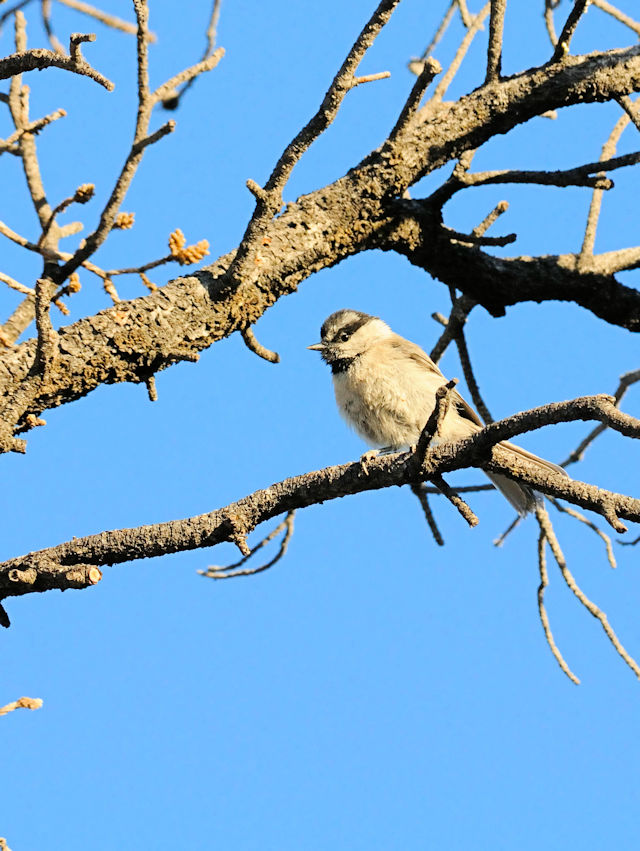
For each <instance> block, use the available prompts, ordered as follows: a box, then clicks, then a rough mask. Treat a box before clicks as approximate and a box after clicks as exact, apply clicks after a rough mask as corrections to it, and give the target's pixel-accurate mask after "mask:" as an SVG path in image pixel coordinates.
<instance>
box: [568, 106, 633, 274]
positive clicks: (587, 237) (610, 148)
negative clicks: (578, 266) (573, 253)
mask: <svg viewBox="0 0 640 851" xmlns="http://www.w3.org/2000/svg"><path fill="white" fill-rule="evenodd" d="M628 124H629V116H628V115H622V116H621V117H620V118H619V119H618V121H617V122H616V124H615V126H614V128H613V130H612V131H611V134H610V135H609V138H608V139H607V141H606V142H605V144H604V145H603V147H602V154H601V157H600V159H601V160H602V161H606V160H608V159H610V158H611V157H612V156H613V154H614V153H615V150H616V146H617V144H618V141H619V140H620V136H622V133H623V131H624V129H625V128H626V127H627V126H628ZM604 176H605V175H604V172H602V177H604ZM601 205H602V189H594V190H593V195H592V197H591V205H590V207H589V214H588V216H587V224H586V227H585V231H584V239H583V241H582V248H581V249H580V261H581V263H583V264H584V263H585V262H587V261H588V258H589V256H590V255H592V254H593V248H594V245H595V241H596V230H597V227H598V220H599V218H600V208H601Z"/></svg>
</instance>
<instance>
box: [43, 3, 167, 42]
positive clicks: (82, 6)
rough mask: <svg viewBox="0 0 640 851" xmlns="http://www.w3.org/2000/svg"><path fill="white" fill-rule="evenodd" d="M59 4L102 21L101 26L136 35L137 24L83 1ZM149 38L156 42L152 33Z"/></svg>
mask: <svg viewBox="0 0 640 851" xmlns="http://www.w3.org/2000/svg"><path fill="white" fill-rule="evenodd" d="M58 3H62V4H63V6H68V7H69V8H70V9H75V11H76V12H82V13H83V14H84V15H88V16H89V17H90V18H94V19H95V20H96V21H100V23H101V24H105V25H106V26H108V27H110V28H111V29H114V30H120V32H124V33H129V35H135V34H136V31H137V27H136V25H135V24H131V23H129V21H123V20H122V19H121V18H118V17H116V16H115V15H111V14H109V13H108V12H103V11H102V10H101V9H97V8H96V7H95V6H90V5H89V3H83V2H82V0H58ZM147 38H148V39H149V41H155V40H156V37H155V35H154V34H153V33H151V32H150V33H148V34H147Z"/></svg>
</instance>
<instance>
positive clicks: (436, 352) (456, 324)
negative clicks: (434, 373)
mask: <svg viewBox="0 0 640 851" xmlns="http://www.w3.org/2000/svg"><path fill="white" fill-rule="evenodd" d="M475 306H476V302H475V301H474V300H473V299H472V298H469V296H466V295H462V296H460V297H459V298H458V299H456V301H455V302H454V303H453V306H452V308H451V313H450V314H449V319H447V320H445V329H444V331H443V332H442V334H441V335H440V338H439V339H438V341H437V342H436V344H435V346H434V347H433V348H432V349H431V352H430V354H429V357H430V358H431V360H432V361H433V362H434V363H438V361H439V360H440V358H441V357H442V355H443V354H444V353H445V351H446V350H447V347H448V346H449V343H451V342H452V341H453V340H454V339H455V335H456V333H457V331H458V328H462V327H463V326H464V324H465V322H466V321H467V317H468V316H469V314H470V313H471V311H472V310H473V308H474V307H475Z"/></svg>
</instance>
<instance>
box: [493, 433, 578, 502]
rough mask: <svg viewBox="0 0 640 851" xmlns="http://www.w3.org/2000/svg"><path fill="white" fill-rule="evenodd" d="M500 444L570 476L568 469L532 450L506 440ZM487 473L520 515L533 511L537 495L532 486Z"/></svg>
mask: <svg viewBox="0 0 640 851" xmlns="http://www.w3.org/2000/svg"><path fill="white" fill-rule="evenodd" d="M499 446H504V447H505V448H506V449H509V450H511V452H513V453H514V454H515V455H518V456H519V457H520V458H522V459H523V460H525V461H530V462H533V463H534V464H536V466H539V467H541V468H542V469H543V470H548V471H551V472H554V473H562V475H563V476H568V473H567V472H566V470H563V469H562V467H559V466H558V465H557V464H554V463H553V462H551V461H546V460H545V459H544V458H539V457H538V456H537V455H534V454H533V453H532V452H527V450H526V449H523V448H522V447H521V446H516V445H515V444H513V443H508V442H507V441H506V440H505V441H503V442H502V443H500V444H499ZM485 474H486V475H487V476H488V477H489V478H490V479H491V481H492V482H493V484H494V485H495V486H496V487H497V488H498V490H499V491H500V493H501V494H502V495H503V496H504V497H505V498H506V499H508V500H509V502H510V503H511V505H512V506H513V507H514V508H515V510H516V511H517V512H518V514H520V516H524V515H525V514H527V513H528V512H529V511H533V509H534V508H535V505H536V497H537V494H536V492H535V491H533V490H531V488H529V487H527V486H526V485H521V484H519V483H518V482H514V481H513V479H508V478H507V477H506V476H503V475H501V474H500V473H489V472H487V471H486V470H485Z"/></svg>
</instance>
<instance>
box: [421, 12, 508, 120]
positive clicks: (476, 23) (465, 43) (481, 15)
mask: <svg viewBox="0 0 640 851" xmlns="http://www.w3.org/2000/svg"><path fill="white" fill-rule="evenodd" d="M490 8H491V4H490V3H486V4H485V5H484V6H483V7H482V9H481V10H480V11H479V12H478V14H477V15H476V16H475V18H474V19H473V24H472V25H471V26H470V27H469V29H468V30H467V32H466V35H465V37H464V38H463V39H462V42H461V43H460V47H459V48H458V50H457V52H456V55H455V56H454V57H453V62H452V63H451V65H449V67H448V68H447V70H446V72H445V74H444V76H443V77H442V79H441V80H440V82H439V83H438V85H437V86H436V90H435V91H434V93H433V95H432V97H431V99H430V101H429V104H431V103H437V102H439V101H441V100H442V98H443V97H444V95H445V93H446V91H447V89H448V88H449V86H450V85H451V83H452V81H453V78H454V77H455V75H456V74H457V73H458V69H459V68H460V65H462V60H463V59H464V57H465V56H466V55H467V51H468V50H469V48H470V47H471V42H472V41H473V39H474V38H475V37H476V35H477V34H478V33H479V32H480V30H481V29H482V24H483V22H484V19H485V18H486V17H487V15H488V14H489V10H490ZM428 107H429V105H427V106H425V107H424V108H423V111H424V110H426V109H428Z"/></svg>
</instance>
